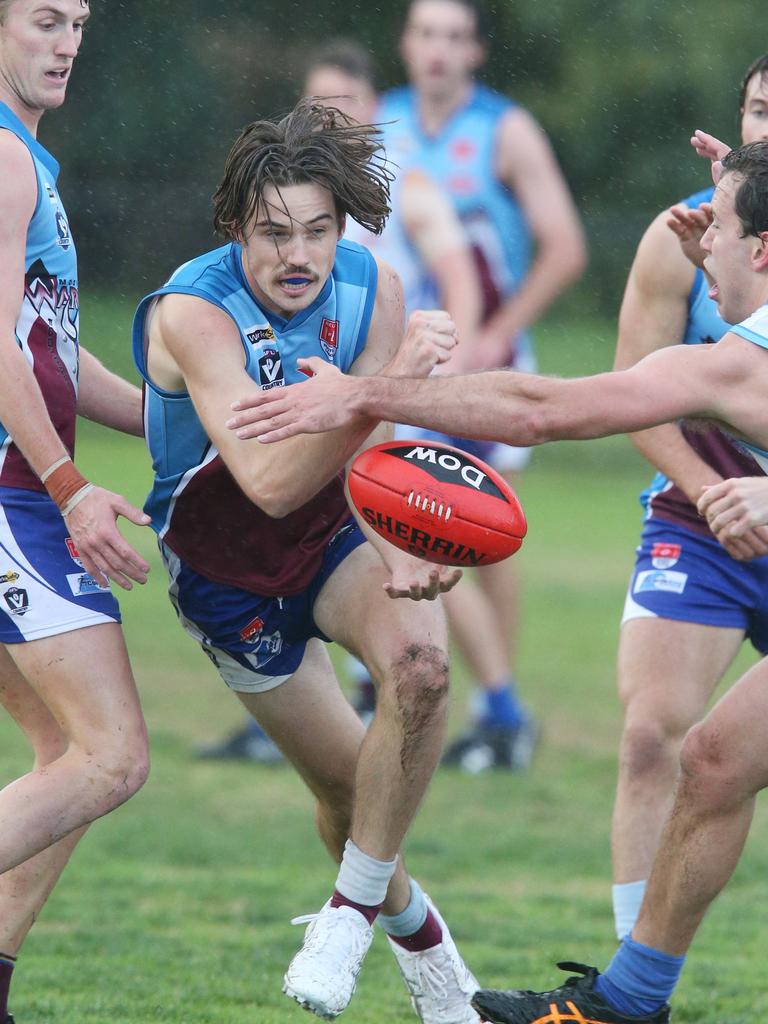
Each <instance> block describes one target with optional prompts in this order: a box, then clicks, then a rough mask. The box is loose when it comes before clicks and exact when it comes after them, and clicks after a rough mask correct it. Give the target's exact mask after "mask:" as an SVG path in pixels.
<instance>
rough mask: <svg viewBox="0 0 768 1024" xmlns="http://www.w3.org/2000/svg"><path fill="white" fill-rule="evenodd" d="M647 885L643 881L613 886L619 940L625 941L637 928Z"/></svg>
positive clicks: (615, 920) (614, 917) (614, 913)
mask: <svg viewBox="0 0 768 1024" xmlns="http://www.w3.org/2000/svg"><path fill="white" fill-rule="evenodd" d="M647 884H648V883H647V882H645V881H641V882H624V883H623V884H622V885H614V886H613V888H612V890H611V892H612V895H613V920H614V923H615V925H616V937H617V938H619V939H623V938H624V936H625V935H629V933H630V932H631V931H632V929H633V928H634V927H635V922H636V921H637V915H638V914H639V913H640V905H641V903H642V902H643V896H645V887H646V885H647Z"/></svg>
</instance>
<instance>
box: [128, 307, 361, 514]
mask: <svg viewBox="0 0 768 1024" xmlns="http://www.w3.org/2000/svg"><path fill="white" fill-rule="evenodd" d="M149 337H150V342H149V352H148V364H149V371H150V374H151V375H152V378H153V380H154V381H155V383H157V384H158V385H159V386H161V387H163V388H166V389H167V390H171V391H183V390H187V391H188V392H189V394H190V396H191V398H192V401H193V403H194V406H195V410H196V412H197V414H198V416H199V417H200V420H201V422H202V424H203V426H204V427H205V430H206V432H207V434H208V436H209V437H210V439H211V441H212V442H213V443H214V445H215V446H216V448H217V450H218V451H219V453H220V455H221V457H222V459H223V460H224V462H225V463H226V465H227V467H228V469H229V470H230V472H231V473H232V475H233V476H234V477H235V479H236V480H237V483H238V484H239V486H240V488H241V489H242V491H243V493H244V494H245V495H246V496H247V497H248V498H249V499H250V500H251V501H252V502H253V503H254V504H256V505H258V506H259V508H261V509H262V510H263V511H264V512H266V513H267V515H270V516H273V517H275V518H281V517H282V516H285V515H288V514H289V513H290V512H292V511H294V510H295V509H297V508H300V507H301V506H302V505H304V504H305V503H306V502H307V501H309V499H310V498H312V497H313V496H314V495H315V494H317V492H318V491H319V490H321V489H322V488H323V487H324V486H325V485H326V484H327V483H328V482H329V481H330V480H332V479H333V477H334V476H335V475H336V474H337V473H338V472H339V471H340V470H341V469H342V468H343V467H344V465H345V463H346V462H347V460H348V459H349V458H350V457H351V455H352V454H353V453H354V452H355V451H356V450H357V448H358V446H359V445H360V443H361V442H362V441H363V440H364V439H365V437H367V435H368V434H369V433H370V431H371V430H372V428H373V426H374V425H375V421H374V420H363V419H360V420H358V421H357V422H355V423H354V424H350V425H348V429H346V430H345V431H344V432H337V433H334V434H329V435H328V436H326V437H323V438H313V439H307V438H303V439H301V438H299V439H296V440H294V441H291V442H290V443H288V444H285V445H279V446H278V447H277V448H276V449H275V450H274V451H271V452H265V451H263V450H262V449H261V448H260V447H259V446H258V445H254V444H243V443H242V442H241V441H239V440H238V438H237V437H236V436H235V435H234V434H233V433H232V432H231V431H229V430H227V428H226V426H225V421H226V420H227V419H228V418H229V417H230V415H231V411H232V403H233V402H234V401H235V399H236V398H237V397H238V396H240V395H242V394H243V393H244V392H246V391H251V390H252V389H253V381H252V380H251V378H250V377H249V376H248V374H247V373H246V371H245V357H244V353H243V347H242V342H241V340H240V335H239V332H238V330H237V328H236V326H235V324H234V323H233V321H232V320H231V319H230V317H229V316H228V315H227V314H226V313H224V312H223V311H222V310H220V309H219V308H218V307H216V306H214V305H212V304H211V303H209V302H206V301H205V300H203V299H200V298H197V297H196V296H190V295H166V296H164V297H163V298H161V299H160V300H159V301H158V303H157V305H156V307H155V309H154V311H153V313H152V316H151V320H150V324H149ZM212 352H214V353H215V358H211V353H212Z"/></svg>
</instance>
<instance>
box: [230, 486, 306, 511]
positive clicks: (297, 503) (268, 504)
mask: <svg viewBox="0 0 768 1024" xmlns="http://www.w3.org/2000/svg"><path fill="white" fill-rule="evenodd" d="M240 486H241V487H242V489H243V491H244V492H245V496H246V497H247V498H248V500H249V501H252V502H253V504H254V505H256V506H257V508H259V509H260V510H261V511H262V512H263V513H264V515H266V516H269V518H270V519H284V518H285V517H286V516H288V515H290V514H291V512H295V511H296V509H297V508H300V507H301V506H302V505H303V504H304V503H305V502H306V501H307V495H306V494H298V493H296V490H295V488H294V487H292V486H291V484H290V483H289V482H287V481H284V480H274V481H269V480H267V481H265V480H263V479H261V480H258V481H254V480H249V481H247V482H245V483H243V482H241V484H240Z"/></svg>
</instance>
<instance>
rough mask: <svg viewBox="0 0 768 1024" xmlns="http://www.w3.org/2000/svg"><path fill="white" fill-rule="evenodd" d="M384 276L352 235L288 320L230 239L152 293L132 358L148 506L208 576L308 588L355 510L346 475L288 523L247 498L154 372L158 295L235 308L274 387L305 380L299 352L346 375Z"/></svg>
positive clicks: (139, 319) (283, 589)
mask: <svg viewBox="0 0 768 1024" xmlns="http://www.w3.org/2000/svg"><path fill="white" fill-rule="evenodd" d="M376 283H377V271H376V263H375V261H374V259H373V257H372V256H371V254H370V253H369V252H368V251H367V250H366V249H364V248H363V247H362V246H359V245H356V244H354V243H352V242H347V241H341V242H339V244H338V245H337V248H336V261H335V263H334V267H333V271H332V273H331V275H330V277H329V278H328V280H327V282H326V283H325V285H324V287H323V289H322V291H321V292H320V294H319V296H318V297H317V299H315V301H314V302H313V303H312V305H311V306H309V307H308V308H307V309H305V310H302V311H301V312H299V313H297V314H296V315H295V316H293V317H291V319H290V320H287V321H286V320H283V319H282V318H281V317H280V316H278V315H276V314H275V313H272V312H270V311H268V310H265V309H264V308H262V306H260V305H259V303H258V302H257V300H256V298H255V297H254V295H253V293H252V292H251V290H250V287H249V285H248V283H247V281H246V278H245V274H244V271H243V266H242V249H241V247H240V246H239V245H237V244H235V243H231V244H229V245H225V246H222V247H221V248H219V249H215V250H214V251H213V252H209V253H206V254H205V255H203V256H200V257H198V258H197V259H195V260H192V261H191V262H189V263H185V264H184V265H183V266H181V267H180V268H179V269H178V270H177V271H176V272H175V273H174V274H173V275H172V276H171V278H170V279H169V280H168V282H167V283H166V284H165V285H164V286H163V287H162V288H160V289H158V290H157V291H156V292H153V293H152V294H150V295H148V296H146V297H145V298H144V299H142V301H141V303H140V305H139V307H138V310H137V312H136V317H135V320H134V328H133V354H134V359H135V361H136V365H137V366H138V369H139V372H140V373H141V375H142V377H143V378H144V380H145V382H146V388H145V412H144V419H145V433H146V439H147V444H148V446H149V450H150V453H151V455H152V464H153V468H154V473H155V479H154V484H153V487H152V490H151V492H150V494H149V497H148V499H147V501H146V504H145V506H144V507H145V510H146V511H147V513H148V514H149V515H150V516H151V517H152V527H153V528H154V529H155V530H156V531H157V533H158V535H159V536H160V537H161V538H162V539H163V540H164V541H165V543H166V544H167V545H168V546H169V547H170V548H171V549H172V550H173V551H174V552H175V553H176V554H177V555H179V557H181V558H182V559H183V560H184V561H185V562H186V563H187V564H188V565H190V566H191V567H192V568H193V569H195V570H196V571H197V572H199V573H201V574H202V575H204V576H206V577H208V578H209V579H212V580H215V581H217V582H220V583H229V584H232V585H233V586H239V587H243V588H244V589H246V590H251V591H253V592H255V593H259V594H266V595H269V594H277V595H285V594H290V593H297V592H298V591H299V590H300V589H301V587H302V585H303V583H304V581H305V580H306V579H309V578H311V576H312V575H314V571H315V570H316V568H317V565H316V564H315V563H317V564H318V565H319V560H320V559H321V558H322V550H323V548H324V546H325V544H326V543H327V541H328V539H329V538H330V536H332V534H333V532H335V530H336V529H338V527H339V525H340V524H341V523H342V522H344V521H345V520H346V518H347V517H348V516H349V509H348V507H347V504H346V500H345V497H344V491H343V482H342V481H341V480H340V479H337V480H334V481H332V482H331V483H330V484H329V485H328V486H327V487H326V488H324V489H323V490H322V491H321V492H320V493H319V495H316V496H315V498H313V499H312V501H311V502H309V503H308V505H306V506H304V507H303V508H302V509H299V510H297V511H296V512H294V513H291V514H290V515H288V516H286V517H284V518H283V519H280V520H275V519H270V518H269V517H268V516H266V515H265V514H264V513H263V512H261V510H260V509H258V508H257V507H256V506H255V505H253V504H252V503H251V502H250V501H249V500H248V499H247V498H246V497H245V495H244V494H243V493H242V492H241V491H240V489H239V487H238V486H237V484H236V483H235V482H234V480H233V478H232V476H231V474H230V473H229V470H228V469H227V468H226V466H225V465H224V463H223V461H222V459H221V457H220V456H219V453H218V451H217V449H216V448H215V447H214V446H213V444H212V443H211V441H210V439H209V438H208V435H207V434H206V432H205V430H204V428H203V425H202V424H201V422H200V420H199V419H198V416H197V413H196V412H195V410H194V407H193V405H192V400H191V398H190V397H189V395H188V393H187V392H172V393H169V392H167V391H164V390H163V389H162V388H159V387H157V386H156V385H155V384H154V382H153V381H152V380H151V378H150V376H149V373H148V370H147V364H146V344H147V330H146V328H147V316H148V313H149V311H150V309H151V307H152V305H153V303H154V301H155V299H156V298H158V297H159V296H162V295H168V294H171V293H177V294H183V295H194V296H197V297H199V298H202V299H205V300H206V301H207V302H210V303H212V304H213V305H214V306H218V307H219V308H220V309H222V310H223V311H224V312H225V313H227V315H228V316H229V317H231V319H232V320H233V321H234V323H235V324H236V326H237V328H238V331H239V333H240V340H241V342H242V346H243V353H244V356H245V369H246V372H247V373H248V375H249V376H250V377H251V379H252V380H253V381H254V382H255V383H256V384H258V385H259V386H260V387H261V388H262V389H264V390H267V389H272V388H282V387H285V386H286V385H287V384H294V383H297V382H299V381H304V380H306V378H305V377H304V375H303V374H301V373H300V372H299V370H298V369H297V366H296V362H297V360H298V359H299V357H310V356H319V357H320V358H322V359H325V360H326V361H328V362H332V363H334V365H336V366H338V367H339V369H340V370H342V371H345V372H346V371H347V370H348V369H349V367H350V366H351V365H352V363H353V362H354V360H355V359H356V357H357V356H358V355H359V354H360V352H361V351H362V349H363V348H364V346H365V342H366V338H367V334H368V327H369V324H370V321H371V316H372V313H373V306H374V301H375V297H376ZM215 358H216V353H215V351H212V352H211V359H215Z"/></svg>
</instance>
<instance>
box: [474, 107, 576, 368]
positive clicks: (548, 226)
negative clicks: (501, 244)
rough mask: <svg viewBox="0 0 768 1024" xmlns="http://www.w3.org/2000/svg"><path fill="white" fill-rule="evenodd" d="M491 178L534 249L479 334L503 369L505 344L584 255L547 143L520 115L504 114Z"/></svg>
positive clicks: (565, 283)
mask: <svg viewBox="0 0 768 1024" xmlns="http://www.w3.org/2000/svg"><path fill="white" fill-rule="evenodd" d="M496 173H497V175H498V177H499V179H500V180H501V181H502V182H504V184H505V185H507V186H508V187H509V188H510V189H511V190H512V191H513V193H514V194H515V196H516V197H517V199H518V201H519V202H520V205H521V207H522V210H523V214H524V216H525V219H526V221H527V223H528V226H529V228H530V230H531V234H532V236H533V240H534V244H535V246H536V252H535V255H534V260H533V263H532V264H531V267H530V270H529V272H528V274H527V275H526V277H525V280H524V281H523V282H522V284H521V286H520V288H519V290H518V291H517V292H515V294H514V295H512V296H511V297H510V298H509V299H508V300H507V301H506V302H505V303H504V305H503V306H502V307H501V309H499V310H498V312H497V313H495V314H494V315H493V317H492V318H491V320H490V321H489V323H488V324H487V325H486V327H485V330H484V332H483V344H484V346H485V348H486V354H487V355H488V356H493V361H494V363H495V365H498V366H503V365H505V364H506V361H507V358H508V354H509V339H510V338H512V337H514V336H515V335H516V334H517V333H519V332H520V331H522V330H525V328H527V327H529V326H530V325H531V324H532V323H534V322H535V321H536V320H537V319H538V318H539V317H540V316H541V314H542V313H544V312H545V311H546V310H547V309H548V307H549V306H550V305H551V304H552V302H553V301H554V300H555V299H556V298H557V296H558V295H560V294H561V292H562V291H563V290H564V289H565V288H566V287H567V286H568V285H569V284H570V283H571V282H572V281H574V280H575V279H576V278H577V277H578V276H579V275H580V274H581V273H582V271H583V270H584V267H585V266H586V261H587V250H586V244H585V241H584V232H583V229H582V227H581V223H580V221H579V217H578V214H577V212H576V207H575V205H574V202H573V199H572V198H571V194H570V191H569V189H568V186H567V184H566V182H565V179H564V178H563V174H562V171H561V170H560V167H559V166H558V163H557V160H556V159H555V155H554V153H553V151H552V147H551V145H550V143H549V140H548V139H547V137H546V135H545V134H544V132H543V131H542V129H541V127H540V126H539V125H538V124H537V122H536V121H535V120H534V119H533V118H532V117H531V115H530V114H528V113H527V112H526V111H524V110H520V109H516V110H512V111H510V113H509V114H507V115H506V117H505V118H504V119H503V121H502V123H501V127H500V132H499V139H498V145H497V151H496ZM486 365H493V364H489V363H486Z"/></svg>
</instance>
